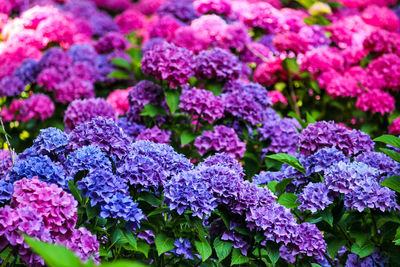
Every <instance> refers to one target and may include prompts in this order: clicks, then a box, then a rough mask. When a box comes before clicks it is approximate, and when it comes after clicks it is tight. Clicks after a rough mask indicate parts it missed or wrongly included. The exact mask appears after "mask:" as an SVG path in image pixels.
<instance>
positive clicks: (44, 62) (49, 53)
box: [39, 47, 73, 73]
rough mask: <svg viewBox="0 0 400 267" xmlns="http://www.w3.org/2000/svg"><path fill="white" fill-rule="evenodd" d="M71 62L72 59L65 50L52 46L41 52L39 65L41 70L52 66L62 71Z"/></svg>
mask: <svg viewBox="0 0 400 267" xmlns="http://www.w3.org/2000/svg"><path fill="white" fill-rule="evenodd" d="M72 62H73V59H72V57H71V56H70V55H69V54H68V53H67V52H64V51H63V50H62V49H61V48H59V47H52V48H50V49H48V50H46V52H44V53H43V56H42V58H41V59H40V61H39V67H40V69H41V70H44V69H48V68H51V67H53V68H55V69H57V70H58V71H59V72H60V73H63V72H65V71H66V70H67V69H68V68H69V66H71V65H72Z"/></svg>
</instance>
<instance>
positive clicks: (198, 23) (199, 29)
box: [190, 15, 227, 44]
mask: <svg viewBox="0 0 400 267" xmlns="http://www.w3.org/2000/svg"><path fill="white" fill-rule="evenodd" d="M190 27H191V28H192V30H193V31H194V32H195V33H196V35H197V36H198V38H199V39H202V40H203V41H204V42H205V43H207V44H213V43H217V38H218V37H217V36H218V35H220V34H221V33H222V32H223V31H224V30H225V27H227V24H226V22H225V20H223V19H222V18H220V17H219V16H217V15H203V16H201V17H200V18H198V19H195V20H193V21H192V23H191V25H190Z"/></svg>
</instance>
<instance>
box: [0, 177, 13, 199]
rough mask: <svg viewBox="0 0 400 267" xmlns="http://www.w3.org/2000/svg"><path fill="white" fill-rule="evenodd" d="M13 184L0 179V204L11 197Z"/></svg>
mask: <svg viewBox="0 0 400 267" xmlns="http://www.w3.org/2000/svg"><path fill="white" fill-rule="evenodd" d="M13 188H14V186H13V184H12V183H8V182H6V181H5V180H0V204H3V203H5V202H7V201H9V200H10V199H11V195H12V192H13Z"/></svg>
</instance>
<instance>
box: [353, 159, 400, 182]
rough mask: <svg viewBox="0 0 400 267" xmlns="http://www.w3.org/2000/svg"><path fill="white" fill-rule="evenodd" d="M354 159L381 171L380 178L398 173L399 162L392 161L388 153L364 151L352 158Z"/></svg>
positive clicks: (399, 170) (399, 171) (399, 169)
mask: <svg viewBox="0 0 400 267" xmlns="http://www.w3.org/2000/svg"><path fill="white" fill-rule="evenodd" d="M354 161H358V162H363V163H365V164H367V165H369V166H371V167H373V168H376V169H378V170H380V171H381V172H382V176H381V177H382V179H380V180H379V182H382V180H383V179H384V178H386V177H388V176H394V175H397V174H398V173H400V163H399V162H396V161H394V160H393V159H392V158H390V157H389V156H388V155H386V154H384V153H380V152H364V153H361V154H360V155H358V156H357V157H355V158H354Z"/></svg>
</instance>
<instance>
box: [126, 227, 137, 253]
mask: <svg viewBox="0 0 400 267" xmlns="http://www.w3.org/2000/svg"><path fill="white" fill-rule="evenodd" d="M124 236H125V238H126V240H128V243H129V245H131V246H132V247H133V248H134V249H136V248H137V242H136V239H135V237H134V236H133V234H132V232H131V231H129V232H124Z"/></svg>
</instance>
